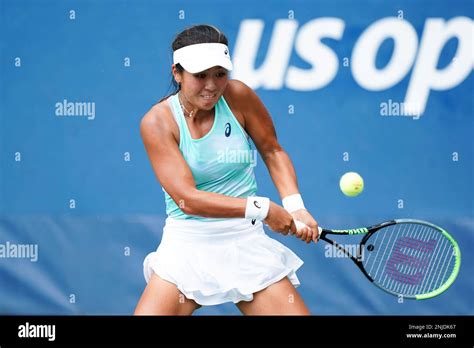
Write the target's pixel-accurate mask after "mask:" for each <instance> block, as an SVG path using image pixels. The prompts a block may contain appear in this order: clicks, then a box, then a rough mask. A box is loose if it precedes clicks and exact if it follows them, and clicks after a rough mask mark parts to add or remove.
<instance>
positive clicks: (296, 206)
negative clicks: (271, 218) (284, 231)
mask: <svg viewBox="0 0 474 348" xmlns="http://www.w3.org/2000/svg"><path fill="white" fill-rule="evenodd" d="M282 203H283V208H285V209H286V211H287V212H289V213H293V212H295V211H297V210H300V209H306V208H305V207H304V203H303V198H301V195H300V194H299V193H296V194H294V195H291V196H286V197H285V198H283V200H282Z"/></svg>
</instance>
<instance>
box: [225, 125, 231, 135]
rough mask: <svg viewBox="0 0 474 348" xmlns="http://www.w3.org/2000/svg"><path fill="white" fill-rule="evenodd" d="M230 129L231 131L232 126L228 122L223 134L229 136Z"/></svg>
mask: <svg viewBox="0 0 474 348" xmlns="http://www.w3.org/2000/svg"><path fill="white" fill-rule="evenodd" d="M231 131H232V128H231V126H230V123H226V124H225V132H224V134H225V136H226V137H229V136H230V132H231Z"/></svg>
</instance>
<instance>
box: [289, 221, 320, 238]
mask: <svg viewBox="0 0 474 348" xmlns="http://www.w3.org/2000/svg"><path fill="white" fill-rule="evenodd" d="M295 226H296V229H297V230H299V229H300V228H303V227H308V226H307V225H306V224H305V223H303V222H301V221H299V220H295ZM318 231H319V235H318V240H319V237H320V236H321V233H322V232H323V229H322V228H321V227H320V226H318Z"/></svg>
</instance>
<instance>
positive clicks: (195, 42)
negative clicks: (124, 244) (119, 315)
mask: <svg viewBox="0 0 474 348" xmlns="http://www.w3.org/2000/svg"><path fill="white" fill-rule="evenodd" d="M227 45H228V41H227V38H226V37H225V36H224V34H223V33H222V32H221V31H220V30H219V29H217V28H215V27H213V26H208V25H197V26H193V27H190V28H188V29H186V30H184V31H183V32H181V33H180V34H178V35H177V37H176V38H175V40H174V41H173V44H172V49H173V65H172V73H173V77H174V80H173V83H174V84H175V86H176V91H175V92H174V93H173V94H171V95H170V96H167V97H165V98H163V99H162V100H161V101H160V102H159V103H157V104H156V105H154V106H153V107H152V108H151V109H150V110H149V111H148V113H147V114H146V115H145V116H144V117H143V119H142V121H141V125H140V130H141V136H142V139H143V142H144V145H145V148H146V151H147V153H148V156H149V159H150V162H151V165H152V168H153V170H154V172H155V174H156V177H157V179H158V180H159V182H160V184H161V185H162V187H163V191H164V194H165V201H166V212H167V215H168V217H167V219H166V224H165V226H164V229H163V237H162V240H161V243H160V245H159V246H158V249H157V250H156V251H155V252H152V253H150V254H149V255H148V256H147V257H146V258H145V260H144V264H143V266H144V275H145V279H146V281H147V284H148V285H147V286H146V288H145V290H144V292H143V294H142V296H141V298H140V300H139V302H138V305H137V307H136V309H135V314H138V315H141V314H149V315H190V314H192V313H193V312H194V310H196V309H197V308H199V307H200V306H210V305H218V304H222V303H226V302H233V303H235V304H236V305H237V307H238V308H239V310H240V311H241V312H242V313H243V314H246V315H272V314H275V315H285V314H291V315H299V314H301V315H305V314H310V313H309V311H308V308H307V307H306V305H305V304H304V302H303V300H302V298H301V296H300V295H299V294H298V292H297V291H296V290H295V288H296V287H297V286H298V285H300V282H299V280H298V277H297V276H296V274H295V272H296V270H297V269H298V268H299V267H300V266H301V265H302V264H303V261H302V260H301V259H300V258H299V257H298V256H297V255H295V254H294V253H293V252H292V251H291V250H290V249H289V248H287V247H286V246H284V245H283V244H281V243H279V242H278V241H276V240H274V239H272V238H270V237H268V236H267V235H266V234H265V232H264V230H263V223H265V224H266V225H268V227H269V228H270V229H271V230H272V231H274V232H278V233H282V234H284V235H287V234H289V233H290V234H292V235H296V236H297V237H298V238H300V239H301V240H303V241H306V242H307V243H309V242H311V240H314V241H317V236H318V230H317V223H316V221H315V220H314V219H313V217H312V216H311V215H310V213H309V212H308V211H307V210H306V209H305V206H304V203H303V200H302V198H301V195H300V194H299V191H298V186H297V180H296V174H295V170H294V168H293V165H292V163H291V161H290V158H289V157H288V155H287V154H286V153H285V151H284V150H283V149H282V147H281V146H280V145H279V144H278V141H277V137H276V134H275V129H274V126H273V123H272V119H271V117H270V115H269V114H268V112H267V110H266V108H265V106H264V105H263V104H262V102H261V101H260V99H259V97H258V96H257V95H256V94H255V93H254V91H253V90H252V89H251V88H249V87H248V86H246V85H245V84H244V83H242V82H240V81H237V80H229V78H228V72H229V71H230V70H232V62H231V59H230V53H229V49H228V46H227ZM251 140H252V141H253V143H254V144H255V146H256V148H257V149H258V151H259V153H260V155H261V157H262V158H263V160H264V162H265V164H266V166H267V168H268V170H269V172H270V175H271V177H272V179H273V182H274V184H275V186H276V188H277V190H278V192H279V194H280V196H281V198H282V205H283V207H282V206H280V205H278V204H276V203H274V202H271V201H270V200H269V199H268V198H267V197H261V196H257V195H256V192H257V184H256V181H255V176H254V172H253V168H254V166H255V160H256V156H255V155H254V154H255V151H253V150H252V144H251ZM295 220H300V221H301V222H303V223H305V224H306V225H307V226H306V227H303V228H300V229H298V230H297V229H296V226H295V222H294V221H295Z"/></svg>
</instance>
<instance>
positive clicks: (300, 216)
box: [291, 209, 319, 243]
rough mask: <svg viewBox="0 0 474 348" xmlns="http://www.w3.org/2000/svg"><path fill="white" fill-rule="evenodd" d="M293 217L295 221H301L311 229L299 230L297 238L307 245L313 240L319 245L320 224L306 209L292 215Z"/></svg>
mask: <svg viewBox="0 0 474 348" xmlns="http://www.w3.org/2000/svg"><path fill="white" fill-rule="evenodd" d="M291 216H293V220H298V221H301V222H302V223H304V224H305V225H307V226H308V227H309V228H307V227H306V228H302V229H298V230H297V232H296V237H298V238H299V239H301V240H302V241H305V242H306V243H310V242H311V240H313V241H314V242H315V243H317V242H318V236H319V230H318V223H317V222H316V220H315V219H314V218H313V217H312V216H311V214H310V213H309V212H308V211H307V210H306V209H300V210H297V211H295V212H293V213H291Z"/></svg>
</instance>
